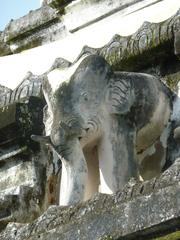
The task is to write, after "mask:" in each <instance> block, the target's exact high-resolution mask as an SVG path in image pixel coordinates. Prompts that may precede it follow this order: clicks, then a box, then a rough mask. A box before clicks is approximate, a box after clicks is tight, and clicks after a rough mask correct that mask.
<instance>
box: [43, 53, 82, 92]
mask: <svg viewBox="0 0 180 240" xmlns="http://www.w3.org/2000/svg"><path fill="white" fill-rule="evenodd" d="M85 57H86V56H84V57H82V58H80V59H79V61H77V62H76V63H75V64H73V65H71V66H70V67H66V68H63V69H60V68H56V69H54V70H53V71H51V72H49V73H48V74H47V78H48V82H49V84H50V86H51V89H52V91H53V92H55V91H56V90H57V89H58V88H60V86H61V85H62V84H63V83H64V82H66V83H68V82H69V81H70V79H71V76H72V75H73V74H74V73H75V71H76V69H77V68H78V66H79V65H80V63H81V62H82V61H83V59H84V58H85Z"/></svg>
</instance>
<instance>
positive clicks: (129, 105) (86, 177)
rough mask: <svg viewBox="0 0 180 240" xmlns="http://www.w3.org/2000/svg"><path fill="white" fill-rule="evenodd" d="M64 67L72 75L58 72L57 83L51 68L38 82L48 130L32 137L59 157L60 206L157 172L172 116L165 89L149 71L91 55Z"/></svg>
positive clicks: (120, 187)
mask: <svg viewBox="0 0 180 240" xmlns="http://www.w3.org/2000/svg"><path fill="white" fill-rule="evenodd" d="M71 68H72V69H73V70H72V71H70V69H71ZM66 70H68V72H70V75H68V74H64V73H63V74H61V71H63V72H64V71H65V70H58V69H57V70H56V74H55V75H56V77H57V82H56V83H57V84H58V86H56V87H54V85H53V84H54V83H55V78H53V74H51V73H50V74H49V75H48V77H47V78H46V79H45V80H44V82H43V91H44V95H45V99H46V101H47V105H48V112H49V117H48V118H47V120H46V122H45V124H46V125H48V127H47V128H48V129H49V130H47V131H46V135H47V136H45V137H43V136H34V137H33V139H34V140H36V141H45V142H46V143H48V144H50V145H51V147H52V148H53V149H54V151H56V153H57V154H58V156H59V157H60V159H61V161H62V177H61V186H60V205H70V204H74V203H77V202H80V201H83V200H85V199H88V198H90V197H91V196H92V195H93V194H94V193H95V192H98V191H99V192H102V193H108V194H111V193H114V192H115V191H117V190H119V189H122V188H123V186H124V185H125V184H126V183H127V182H128V181H129V180H130V179H131V178H132V177H133V178H135V179H139V178H140V176H142V177H143V178H144V179H148V178H151V177H153V176H155V175H157V174H159V173H160V172H161V170H162V168H163V166H164V164H165V154H166V141H167V137H168V131H169V128H168V122H169V119H170V115H171V102H170V97H169V90H168V88H167V87H166V86H164V85H163V83H161V82H160V81H159V79H157V78H155V77H154V76H151V75H148V74H141V73H128V72H113V71H112V69H111V67H110V65H109V64H108V63H107V62H106V61H105V60H104V59H103V58H102V57H100V56H97V55H90V56H86V57H85V58H84V59H83V60H81V61H79V62H78V63H76V64H75V65H73V66H71V67H69V68H67V69H66ZM55 75H54V76H55ZM62 76H63V77H64V76H65V79H63V78H62ZM53 81H54V83H53ZM48 119H51V120H50V121H49V120H48ZM48 121H49V123H48Z"/></svg>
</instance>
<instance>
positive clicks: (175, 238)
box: [154, 231, 180, 240]
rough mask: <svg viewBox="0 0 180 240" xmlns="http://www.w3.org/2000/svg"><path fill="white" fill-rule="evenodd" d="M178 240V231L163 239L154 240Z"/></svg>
mask: <svg viewBox="0 0 180 240" xmlns="http://www.w3.org/2000/svg"><path fill="white" fill-rule="evenodd" d="M179 239H180V231H177V232H174V233H171V234H168V235H166V236H164V237H160V238H155V239H154V240H179Z"/></svg>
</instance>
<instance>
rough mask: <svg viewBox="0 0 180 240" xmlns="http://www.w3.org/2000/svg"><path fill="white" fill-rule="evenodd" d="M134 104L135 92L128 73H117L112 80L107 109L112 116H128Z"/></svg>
mask: <svg viewBox="0 0 180 240" xmlns="http://www.w3.org/2000/svg"><path fill="white" fill-rule="evenodd" d="M133 102H134V91H133V87H132V81H131V79H130V78H128V77H127V76H126V73H118V72H116V73H115V74H114V76H113V77H112V78H111V79H110V82H109V88H108V94H107V107H108V111H109V113H111V114H120V115H121V114H126V113H128V112H129V111H130V108H131V106H132V104H133Z"/></svg>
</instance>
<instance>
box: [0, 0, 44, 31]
mask: <svg viewBox="0 0 180 240" xmlns="http://www.w3.org/2000/svg"><path fill="white" fill-rule="evenodd" d="M39 7H40V0H0V31H2V30H4V28H5V26H6V25H7V24H8V22H9V21H10V20H11V19H17V18H19V17H22V16H24V15H26V14H27V13H28V12H29V11H30V10H34V9H37V8H39Z"/></svg>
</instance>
